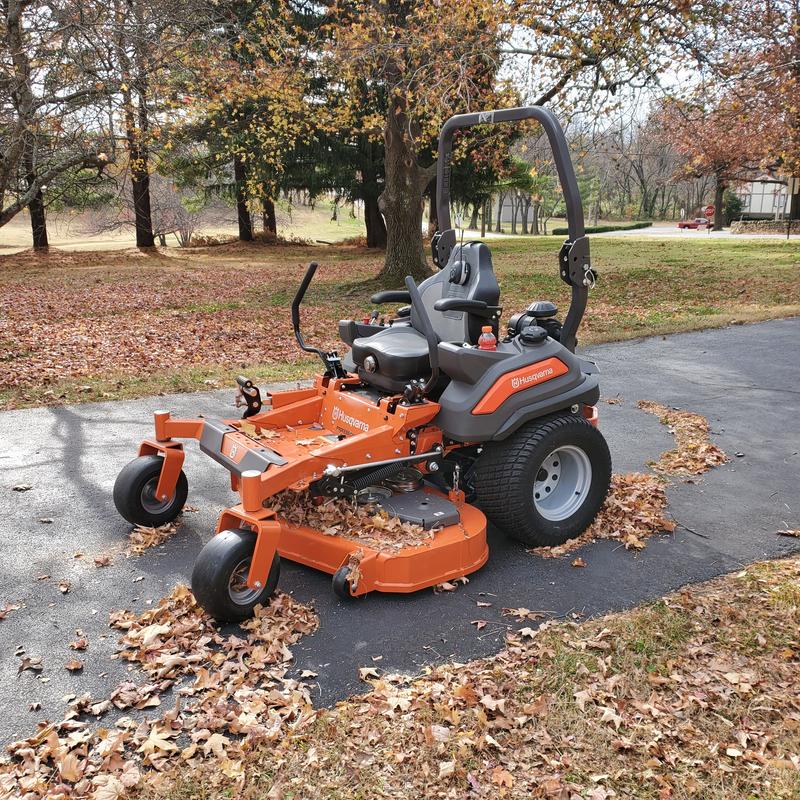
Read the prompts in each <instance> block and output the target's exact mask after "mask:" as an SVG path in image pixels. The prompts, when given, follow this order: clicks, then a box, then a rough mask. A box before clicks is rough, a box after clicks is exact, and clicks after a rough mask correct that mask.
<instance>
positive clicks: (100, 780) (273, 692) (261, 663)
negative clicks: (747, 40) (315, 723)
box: [0, 586, 317, 800]
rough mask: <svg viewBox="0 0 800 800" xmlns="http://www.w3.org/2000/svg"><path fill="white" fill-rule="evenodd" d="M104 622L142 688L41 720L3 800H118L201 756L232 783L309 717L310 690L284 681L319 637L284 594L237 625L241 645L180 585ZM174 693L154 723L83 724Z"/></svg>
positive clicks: (11, 770)
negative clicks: (265, 747)
mask: <svg viewBox="0 0 800 800" xmlns="http://www.w3.org/2000/svg"><path fill="white" fill-rule="evenodd" d="M110 622H111V625H112V627H114V628H117V629H119V630H122V631H124V634H123V636H122V638H121V640H120V652H119V657H120V658H123V659H125V660H127V661H130V662H131V663H132V664H133V665H136V666H137V667H139V668H140V669H141V670H142V671H144V673H145V674H146V679H145V681H144V682H140V683H137V682H135V681H134V680H130V681H126V682H124V683H122V684H120V685H119V686H117V687H116V689H115V690H114V691H113V692H112V693H111V694H110V695H109V697H108V698H105V699H99V700H98V699H95V698H93V697H91V695H89V694H88V693H87V694H84V695H81V696H79V697H74V698H71V699H70V700H69V705H68V709H69V710H68V712H67V714H66V716H65V717H64V719H63V720H61V721H60V722H55V723H46V722H44V723H41V724H40V726H39V729H38V730H37V732H36V733H35V734H34V735H33V736H31V737H29V738H28V739H25V740H22V741H19V742H15V743H14V744H12V745H10V747H9V753H10V754H11V757H12V758H11V762H10V763H7V764H0V797H1V798H22V800H33V799H34V798H94V800H117V798H120V797H123V796H124V795H125V794H126V792H127V790H128V789H130V788H132V787H135V786H137V785H138V784H139V783H140V782H141V779H142V774H143V773H145V772H148V771H150V772H152V771H153V770H155V771H156V772H155V773H153V774H150V775H149V777H148V783H149V784H150V785H158V783H159V780H160V778H159V773H161V772H163V771H164V770H167V769H169V768H171V767H173V766H175V765H176V764H178V763H183V764H187V765H189V766H195V765H197V764H199V763H200V762H202V761H203V760H206V759H210V760H213V761H214V763H215V771H218V772H219V773H220V775H224V776H225V778H226V779H227V780H232V781H237V780H240V779H241V778H242V777H243V765H242V759H243V758H244V755H245V754H246V753H247V752H249V751H251V750H252V748H253V746H254V745H255V744H256V743H261V742H274V741H275V740H276V739H277V738H279V737H280V736H283V735H285V734H286V731H287V730H288V729H293V728H298V727H302V726H303V725H305V724H307V723H308V722H309V721H310V720H311V719H313V717H314V714H315V712H314V711H313V709H312V708H311V701H310V698H309V696H308V691H307V688H306V686H305V685H304V684H301V683H299V682H297V681H295V680H294V679H291V678H289V677H287V674H286V673H287V668H288V666H287V662H288V661H289V660H290V659H291V657H292V656H291V651H290V650H289V647H290V646H291V645H292V644H293V643H294V642H296V641H297V640H298V639H299V638H300V637H301V636H303V635H304V634H306V633H308V632H310V631H313V630H314V629H315V628H316V626H317V617H316V615H315V614H314V612H313V611H311V610H310V609H309V608H307V607H305V606H303V605H301V604H299V603H297V602H296V601H295V600H293V599H292V598H291V597H289V596H288V595H285V594H278V595H277V596H276V597H274V598H273V600H272V601H271V602H270V604H269V606H267V607H265V608H261V609H260V610H259V611H258V612H257V614H256V616H255V617H254V618H253V619H252V620H249V621H248V622H246V623H244V624H243V626H242V627H243V628H244V630H245V632H246V638H243V637H242V636H240V635H230V636H224V635H222V634H221V633H220V631H219V630H218V629H217V627H216V626H215V625H214V623H213V622H212V621H211V620H210V619H209V618H208V617H207V616H206V615H205V614H204V613H203V612H202V610H201V609H200V608H199V607H198V605H197V604H196V602H195V600H194V597H193V596H192V594H191V592H190V591H189V590H188V589H187V588H186V587H185V586H178V587H177V588H176V589H175V590H174V591H173V592H172V594H170V595H169V596H168V597H165V598H163V599H162V600H161V601H160V602H159V604H158V606H156V607H155V608H153V609H150V610H148V611H146V612H145V613H143V614H141V615H136V614H133V613H130V612H127V611H118V612H114V613H112V614H111V620H110ZM134 674H135V673H134ZM176 686H180V687H181V688H178V689H177V691H176V696H175V703H174V705H172V707H171V708H170V709H169V710H168V711H167V712H166V713H164V714H162V715H160V716H158V717H155V718H151V719H147V720H140V721H137V720H134V719H132V718H131V717H130V716H123V717H121V718H119V719H117V720H116V722H115V723H114V724H113V726H110V727H109V728H102V727H101V728H98V727H97V725H96V724H95V723H93V721H92V720H91V719H90V717H95V718H97V717H100V716H102V715H104V714H106V713H107V712H108V711H110V710H111V709H112V707H114V708H116V709H119V710H122V711H125V710H127V709H147V708H154V707H157V706H160V705H161V701H162V697H163V694H164V692H166V691H167V690H169V689H172V688H173V687H176Z"/></svg>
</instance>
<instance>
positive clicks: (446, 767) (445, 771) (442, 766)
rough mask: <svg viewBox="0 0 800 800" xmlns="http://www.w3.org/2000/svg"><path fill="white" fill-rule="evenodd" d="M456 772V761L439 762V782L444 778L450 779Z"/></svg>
mask: <svg viewBox="0 0 800 800" xmlns="http://www.w3.org/2000/svg"><path fill="white" fill-rule="evenodd" d="M455 771H456V762H455V761H440V762H439V780H441V779H442V778H449V777H450V776H451V775H452V774H453V773H454V772H455Z"/></svg>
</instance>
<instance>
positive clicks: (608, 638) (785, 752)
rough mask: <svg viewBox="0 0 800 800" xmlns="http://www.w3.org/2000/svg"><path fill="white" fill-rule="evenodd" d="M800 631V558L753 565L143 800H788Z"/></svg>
mask: <svg viewBox="0 0 800 800" xmlns="http://www.w3.org/2000/svg"><path fill="white" fill-rule="evenodd" d="M799 626H800V558H798V557H795V558H792V559H787V560H784V561H776V562H768V563H763V564H756V565H753V566H751V567H748V568H747V569H745V570H743V571H741V572H739V573H737V574H734V575H729V576H726V577H724V578H720V579H717V580H714V581H711V582H710V583H707V584H704V585H701V586H695V587H691V588H687V589H685V590H683V591H680V592H677V593H675V594H672V595H669V596H667V597H666V598H664V599H663V600H661V601H658V602H656V603H653V604H651V605H648V606H644V607H642V608H639V609H636V610H633V611H629V612H626V613H622V614H616V615H610V616H606V617H602V618H600V619H597V620H593V621H591V622H586V623H583V624H580V625H574V624H568V623H545V625H543V626H542V628H540V629H539V630H538V631H537V632H535V633H534V632H533V631H531V629H530V628H527V627H523V628H521V629H520V630H518V631H514V632H512V633H511V634H509V637H508V644H507V647H506V649H505V650H504V651H503V652H501V653H499V654H498V655H497V656H495V657H492V658H489V659H486V660H482V661H476V662H473V663H470V664H450V665H445V666H442V667H437V668H434V669H431V670H430V671H429V672H428V673H427V674H426V675H425V676H424V677H422V678H421V679H417V680H411V681H409V679H408V678H406V677H404V676H400V675H380V674H378V671H377V670H375V671H372V672H370V673H369V674H368V675H366V676H365V677H367V679H368V680H369V681H370V683H371V684H372V685H371V687H370V691H369V692H368V693H367V694H365V695H363V696H361V697H355V698H352V699H351V700H348V701H346V702H343V703H340V704H339V705H338V706H336V707H335V708H333V709H331V710H323V711H320V712H318V713H317V715H316V718H315V720H314V721H313V722H311V723H310V724H309V725H307V726H306V727H304V728H302V729H300V730H295V731H294V732H292V733H289V734H287V735H286V736H285V737H283V738H281V739H280V740H279V741H277V742H269V743H268V744H266V745H265V746H263V747H259V748H256V750H255V751H254V752H253V753H251V754H249V755H248V756H247V758H246V761H245V764H244V770H243V772H242V773H241V774H240V775H235V776H233V777H230V776H226V775H224V774H223V773H222V772H221V771H220V770H219V769H217V768H215V767H214V766H213V765H209V766H206V765H201V766H199V767H195V768H191V767H189V768H181V769H179V770H178V772H177V773H176V774H175V775H173V776H169V780H167V781H164V785H162V786H161V787H159V788H158V789H153V788H145V789H144V790H143V792H142V796H143V797H148V798H150V797H167V798H170V800H184V799H185V798H190V797H191V798H218V797H230V796H236V797H248V798H256V797H258V798H283V799H284V800H289V798H297V799H298V800H299V799H300V798H309V799H310V798H322V797H325V798H383V797H386V798H390V797H391V798H397V797H404V798H405V797H408V798H412V797H413V798H420V797H425V798H498V797H509V798H553V799H555V798H557V799H558V800H576V799H577V798H591V799H592V800H605V798H611V797H629V798H634V797H635V798H642V799H645V800H646V799H649V798H653V800H666V799H667V798H715V799H719V800H722V798H730V799H731V800H734V798H735V799H736V800H739V799H740V798H796V797H798V796H800V634H798V630H800V627H799ZM374 675H377V677H374ZM370 676H373V677H370ZM173 778H174V779H175V783H172V784H171V785H170V783H171V781H172V780H173Z"/></svg>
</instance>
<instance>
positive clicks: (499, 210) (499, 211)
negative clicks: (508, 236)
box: [494, 194, 506, 233]
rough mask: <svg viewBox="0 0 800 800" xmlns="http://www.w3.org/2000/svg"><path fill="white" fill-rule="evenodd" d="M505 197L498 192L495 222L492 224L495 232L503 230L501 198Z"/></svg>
mask: <svg viewBox="0 0 800 800" xmlns="http://www.w3.org/2000/svg"><path fill="white" fill-rule="evenodd" d="M505 199H506V198H505V195H504V194H500V196H499V197H498V198H497V223H496V224H495V226H494V232H495V233H502V232H503V200H505Z"/></svg>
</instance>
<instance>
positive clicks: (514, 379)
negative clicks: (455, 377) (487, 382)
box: [472, 358, 569, 414]
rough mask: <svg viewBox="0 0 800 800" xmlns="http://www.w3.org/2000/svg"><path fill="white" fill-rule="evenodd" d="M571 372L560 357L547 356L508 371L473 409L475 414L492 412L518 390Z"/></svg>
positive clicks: (520, 390) (529, 387)
mask: <svg viewBox="0 0 800 800" xmlns="http://www.w3.org/2000/svg"><path fill="white" fill-rule="evenodd" d="M567 372H569V367H567V365H566V364H565V363H564V362H563V361H561V359H559V358H546V359H545V360H544V361H539V362H538V363H536V364H529V365H528V366H527V367H520V368H519V369H515V370H513V372H508V373H506V374H505V375H502V376H501V377H499V378H498V379H497V380H496V381H495V382H494V384H492V387H491V388H490V389H489V391H488V392H486V394H485V395H484V396H483V397H482V398H481V400H480V402H479V403H478V404H477V405H476V406H475V408H473V409H472V413H473V414H492V413H494V412H495V411H497V409H498V408H500V406H501V405H503V403H505V401H506V400H508V399H509V397H511V396H512V395H514V394H516V392H522V391H524V390H525V389H531V388H533V387H534V386H538V385H539V384H540V383H545V381H549V380H552V379H553V378H557V377H558V376H559V375H564V374H565V373H567Z"/></svg>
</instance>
